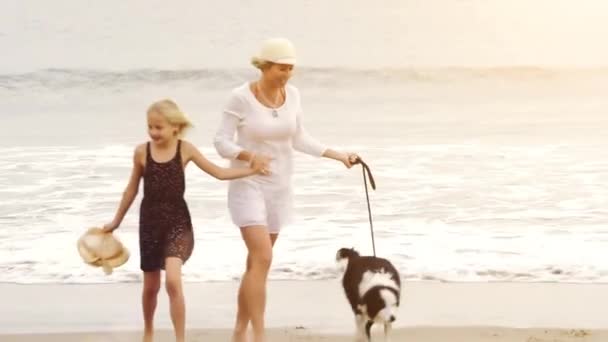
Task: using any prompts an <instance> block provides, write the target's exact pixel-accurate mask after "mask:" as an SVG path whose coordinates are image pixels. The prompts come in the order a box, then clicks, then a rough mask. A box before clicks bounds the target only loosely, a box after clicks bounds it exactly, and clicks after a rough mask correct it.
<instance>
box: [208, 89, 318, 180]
mask: <svg viewBox="0 0 608 342" xmlns="http://www.w3.org/2000/svg"><path fill="white" fill-rule="evenodd" d="M285 94H286V96H285V103H283V105H282V106H281V107H279V108H276V110H275V109H272V108H268V107H266V106H264V105H262V104H261V103H260V102H259V101H258V100H257V99H256V97H255V95H254V94H253V92H252V91H251V89H250V87H249V84H248V83H245V84H243V85H242V86H240V87H237V88H236V89H234V90H233V92H232V93H231V94H230V98H229V99H228V101H227V103H226V106H225V107H224V110H223V111H222V119H221V123H220V126H219V128H218V130H217V132H216V135H215V138H214V141H213V143H214V146H215V148H216V150H217V152H218V153H219V154H220V155H221V156H222V157H224V158H226V159H230V165H231V166H232V167H247V165H248V163H247V162H245V161H242V160H238V159H236V158H237V156H238V155H239V153H241V152H242V151H243V150H246V151H249V152H252V153H256V154H261V155H265V156H267V157H269V158H270V159H271V161H270V165H269V168H270V176H253V177H249V178H248V179H249V181H255V182H263V183H265V184H273V185H275V186H279V187H281V186H285V185H287V184H289V180H290V179H291V175H292V172H293V151H294V150H296V151H299V152H303V153H306V154H309V155H312V156H316V157H319V156H321V155H322V154H323V152H324V151H325V150H326V148H325V146H324V145H323V144H321V143H320V142H318V141H316V140H315V139H314V138H312V137H311V136H310V135H309V134H308V133H307V132H306V130H305V129H304V126H303V125H302V115H301V114H302V107H301V105H300V94H299V92H298V90H297V88H295V87H293V86H291V85H288V86H287V87H286V88H285Z"/></svg>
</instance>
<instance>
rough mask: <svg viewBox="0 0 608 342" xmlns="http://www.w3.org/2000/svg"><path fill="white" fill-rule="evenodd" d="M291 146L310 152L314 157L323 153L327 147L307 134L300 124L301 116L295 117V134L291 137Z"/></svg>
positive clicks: (300, 150)
mask: <svg viewBox="0 0 608 342" xmlns="http://www.w3.org/2000/svg"><path fill="white" fill-rule="evenodd" d="M291 143H292V146H293V148H294V149H295V150H296V151H299V152H302V153H306V154H310V155H311V156H314V157H320V156H322V155H323V153H324V152H325V150H326V149H327V147H326V146H325V145H323V144H321V143H320V142H319V141H317V140H316V139H314V138H313V137H312V136H310V135H309V134H308V132H307V131H306V129H305V128H304V125H303V124H302V117H301V115H299V114H298V116H297V117H296V134H295V135H294V136H293V138H292V142H291Z"/></svg>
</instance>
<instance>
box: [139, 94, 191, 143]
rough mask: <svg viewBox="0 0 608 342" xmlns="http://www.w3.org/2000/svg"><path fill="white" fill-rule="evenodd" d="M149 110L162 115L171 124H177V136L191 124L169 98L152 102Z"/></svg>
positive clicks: (182, 133)
mask: <svg viewBox="0 0 608 342" xmlns="http://www.w3.org/2000/svg"><path fill="white" fill-rule="evenodd" d="M150 112H155V113H158V114H160V115H162V116H163V117H165V119H167V121H168V122H169V123H170V124H171V125H173V126H177V127H178V130H177V136H178V137H180V138H181V137H183V136H184V134H185V133H186V131H187V130H188V129H189V128H191V127H192V126H193V125H192V122H191V121H190V119H189V118H188V116H187V115H186V114H185V113H184V112H182V111H181V110H180V109H179V107H178V106H177V104H176V103H175V102H173V100H170V99H164V100H160V101H156V102H154V103H153V104H151V105H150V107H148V113H150Z"/></svg>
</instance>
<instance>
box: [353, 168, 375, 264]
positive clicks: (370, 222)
mask: <svg viewBox="0 0 608 342" xmlns="http://www.w3.org/2000/svg"><path fill="white" fill-rule="evenodd" d="M355 164H361V171H362V172H363V185H364V186H365V199H366V200H367V214H368V216H369V229H370V232H371V234H372V249H373V251H374V257H375V256H376V241H375V240H374V223H373V222H372V209H371V206H370V204H369V193H368V191H367V178H369V183H370V185H371V187H372V189H373V190H376V182H375V181H374V176H372V171H371V170H370V168H369V166H368V165H367V164H366V163H365V162H364V161H363V159H361V157H358V158H357V161H356V162H355ZM366 174H367V175H366ZM366 176H367V177H366Z"/></svg>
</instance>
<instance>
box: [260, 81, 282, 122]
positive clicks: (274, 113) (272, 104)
mask: <svg viewBox="0 0 608 342" xmlns="http://www.w3.org/2000/svg"><path fill="white" fill-rule="evenodd" d="M255 88H256V90H257V91H258V94H259V95H260V96H261V97H262V99H263V100H264V102H266V103H267V104H269V107H271V109H272V113H271V115H272V117H273V118H277V117H278V116H279V112H278V110H277V107H279V105H277V102H279V101H280V99H281V96H282V97H283V98H285V89H284V88H281V90H280V92H279V96H277V98H276V99H275V101H270V100H269V99H268V98H267V97H266V95H265V94H264V92H263V91H262V88H261V87H260V82H256V83H255ZM277 100H278V101H277Z"/></svg>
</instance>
